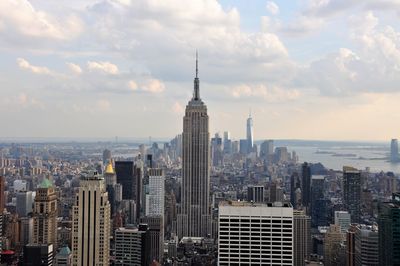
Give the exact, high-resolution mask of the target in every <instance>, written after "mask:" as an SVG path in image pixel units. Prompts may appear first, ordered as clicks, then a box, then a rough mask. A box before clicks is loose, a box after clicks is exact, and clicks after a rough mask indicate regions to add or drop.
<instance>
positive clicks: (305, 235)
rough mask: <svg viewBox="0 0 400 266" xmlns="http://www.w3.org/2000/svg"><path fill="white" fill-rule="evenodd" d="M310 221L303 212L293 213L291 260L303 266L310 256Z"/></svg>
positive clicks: (298, 265) (297, 265) (296, 264)
mask: <svg viewBox="0 0 400 266" xmlns="http://www.w3.org/2000/svg"><path fill="white" fill-rule="evenodd" d="M311 246H312V245H311V219H310V216H307V215H305V214H304V211H293V260H294V264H293V265H295V266H303V265H304V261H305V260H306V259H308V257H309V256H310V254H311V251H312V250H311Z"/></svg>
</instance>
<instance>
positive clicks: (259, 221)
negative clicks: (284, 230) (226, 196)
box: [219, 217, 292, 223]
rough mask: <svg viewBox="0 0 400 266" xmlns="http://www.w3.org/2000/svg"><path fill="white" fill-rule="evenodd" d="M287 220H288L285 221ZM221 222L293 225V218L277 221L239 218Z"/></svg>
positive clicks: (277, 219)
mask: <svg viewBox="0 0 400 266" xmlns="http://www.w3.org/2000/svg"><path fill="white" fill-rule="evenodd" d="M285 219H286V220H285ZM219 221H220V222H239V221H240V222H242V223H246V222H247V223H249V222H252V223H271V222H272V223H281V222H282V223H292V217H282V218H281V217H279V218H276V219H266V218H264V219H257V218H252V219H243V218H239V219H235V218H231V219H229V218H221V217H220V219H219Z"/></svg>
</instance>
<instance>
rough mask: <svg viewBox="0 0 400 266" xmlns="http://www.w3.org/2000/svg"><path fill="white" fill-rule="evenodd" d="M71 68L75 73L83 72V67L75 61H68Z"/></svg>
mask: <svg viewBox="0 0 400 266" xmlns="http://www.w3.org/2000/svg"><path fill="white" fill-rule="evenodd" d="M66 64H67V66H68V68H69V70H71V71H72V72H73V73H75V74H82V68H81V67H80V66H79V65H77V64H74V63H66Z"/></svg>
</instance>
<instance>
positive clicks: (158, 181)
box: [146, 168, 165, 217]
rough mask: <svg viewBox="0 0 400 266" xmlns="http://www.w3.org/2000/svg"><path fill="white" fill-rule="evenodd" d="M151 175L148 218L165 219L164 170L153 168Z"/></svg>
mask: <svg viewBox="0 0 400 266" xmlns="http://www.w3.org/2000/svg"><path fill="white" fill-rule="evenodd" d="M148 174H149V201H148V203H149V207H148V213H146V215H147V216H152V215H160V216H162V217H164V211H165V210H164V205H165V204H164V202H165V199H164V198H165V176H164V172H163V170H162V169H157V168H151V169H149V171H148Z"/></svg>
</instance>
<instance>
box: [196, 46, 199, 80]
mask: <svg viewBox="0 0 400 266" xmlns="http://www.w3.org/2000/svg"><path fill="white" fill-rule="evenodd" d="M198 75H199V54H198V53H197V50H196V78H198Z"/></svg>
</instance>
